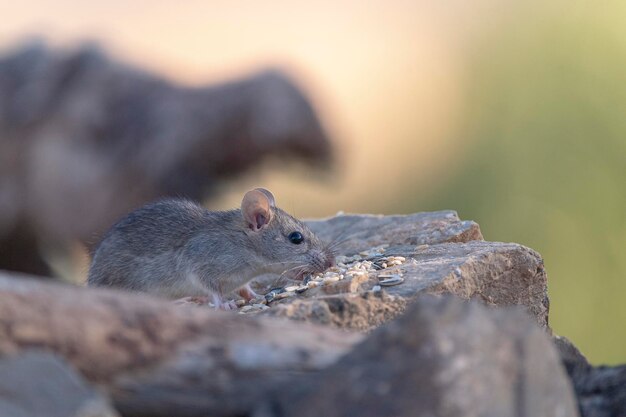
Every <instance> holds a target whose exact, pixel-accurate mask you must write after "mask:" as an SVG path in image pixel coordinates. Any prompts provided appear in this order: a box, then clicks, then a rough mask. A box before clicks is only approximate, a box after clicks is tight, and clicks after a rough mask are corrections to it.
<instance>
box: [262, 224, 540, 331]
mask: <svg viewBox="0 0 626 417" xmlns="http://www.w3.org/2000/svg"><path fill="white" fill-rule="evenodd" d="M390 217H395V216H390ZM405 221H406V218H402V220H401V222H402V223H403V224H404V222H405ZM329 222H331V223H332V221H331V220H329ZM386 224H387V225H389V224H391V225H393V223H386ZM389 227H390V228H391V229H393V228H394V227H395V226H389ZM427 228H428V226H427ZM431 229H432V228H431ZM440 232H441V234H446V233H444V232H443V231H441V230H440ZM449 234H452V233H449ZM375 243H376V244H379V243H380V242H375ZM420 245H421V246H420ZM420 245H418V246H412V245H411V246H409V245H401V246H390V247H388V248H387V249H386V250H385V256H396V255H397V256H402V257H404V258H406V260H405V262H404V263H402V264H401V265H397V266H393V267H390V268H387V269H385V270H383V271H379V273H380V274H382V273H384V274H385V275H389V274H402V278H403V279H404V282H403V283H402V284H399V285H395V286H392V287H384V289H383V291H385V292H386V293H387V294H388V295H389V296H390V297H388V298H387V299H388V300H390V302H393V303H396V304H397V305H406V303H407V302H410V301H411V300H414V299H415V298H416V297H418V296H419V295H421V294H445V293H449V294H454V295H457V296H459V297H461V298H465V299H478V300H480V301H481V302H483V303H485V304H487V305H490V306H510V305H520V306H523V307H524V308H525V309H526V310H527V311H528V312H529V313H530V314H531V315H532V316H533V317H534V318H535V320H536V322H537V323H538V324H539V325H540V326H542V327H544V328H547V327H548V310H549V300H548V295H547V277H546V272H545V270H544V266H543V260H542V258H541V256H540V255H539V254H538V253H537V252H535V251H533V250H531V249H528V248H526V247H524V246H521V245H518V244H514V243H498V242H484V241H469V242H467V243H432V244H428V245H423V244H420ZM376 275H377V274H373V273H370V274H369V276H368V280H367V281H365V282H359V285H358V288H359V291H360V292H361V293H363V292H367V291H370V290H371V289H372V288H374V286H376V285H378V284H379V280H378V278H377V277H376ZM359 279H360V280H361V279H362V277H359ZM346 280H349V278H346ZM337 285H341V286H342V287H346V286H348V285H349V284H347V283H342V282H341V281H339V282H338V283H337ZM323 291H324V290H323V287H321V288H316V289H315V290H309V291H306V292H305V293H303V294H301V295H300V296H299V297H297V298H294V299H291V300H288V301H287V302H297V303H298V307H297V308H293V309H290V308H284V307H281V308H274V309H270V310H268V311H266V312H264V314H267V315H278V316H281V317H291V316H290V315H291V314H294V316H293V318H294V319H297V320H307V318H306V316H305V312H306V311H310V312H311V313H312V312H314V311H329V312H330V313H331V314H334V313H333V311H337V310H336V309H333V308H332V307H325V306H324V305H323V304H327V303H329V302H331V300H332V302H333V303H337V301H336V298H325V297H321V295H322V294H323ZM338 292H339V291H337V293H338ZM344 297H346V298H350V297H347V296H344ZM397 298H400V299H402V300H404V302H403V303H400V304H398V303H397V302H396V301H395V300H396V299H397ZM352 300H354V298H351V299H350V300H347V301H346V303H348V304H350V303H352ZM391 300H394V301H391ZM306 303H310V304H311V307H305V306H304V305H305V304H306ZM376 308H378V307H376ZM396 308H397V306H395V307H392V310H393V311H397V309H396ZM367 310H368V309H367V308H365V309H362V308H361V309H354V310H350V311H352V312H354V313H357V312H358V311H367ZM338 312H340V313H341V315H342V318H338V319H336V320H335V319H328V318H324V320H323V321H321V317H326V316H320V315H318V314H313V315H312V316H311V317H310V318H309V319H310V321H312V322H317V323H325V324H333V325H339V324H341V325H346V326H349V325H350V324H352V323H358V327H350V328H352V329H358V330H363V327H362V325H361V323H362V321H361V320H358V319H354V320H346V318H345V315H346V314H347V313H346V312H345V311H344V310H338ZM386 317H387V318H392V317H393V315H388V316H386ZM380 323H381V321H380V320H377V321H376V324H372V325H371V326H369V327H368V326H366V329H370V328H371V327H372V326H375V325H378V324H380Z"/></svg>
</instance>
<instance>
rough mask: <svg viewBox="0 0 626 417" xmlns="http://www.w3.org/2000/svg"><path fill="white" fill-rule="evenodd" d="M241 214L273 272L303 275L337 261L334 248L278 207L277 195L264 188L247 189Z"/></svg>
mask: <svg viewBox="0 0 626 417" xmlns="http://www.w3.org/2000/svg"><path fill="white" fill-rule="evenodd" d="M241 214H242V215H243V219H244V221H245V224H246V226H247V227H246V231H245V232H246V234H247V235H248V237H249V238H250V242H251V244H252V245H253V247H254V249H255V251H256V253H257V254H258V255H259V258H260V259H259V260H260V261H261V262H265V263H266V264H265V266H266V269H267V270H268V271H271V272H277V273H281V272H283V271H285V272H286V275H288V276H290V277H295V278H302V277H303V276H304V275H305V274H307V273H318V272H323V271H325V270H326V269H328V268H330V267H331V266H334V265H335V256H334V254H333V253H332V251H331V250H330V249H329V248H328V245H325V244H324V243H323V242H322V241H320V240H319V239H318V237H317V236H315V234H313V232H312V231H311V230H310V229H309V228H308V227H307V226H306V225H305V224H304V223H302V222H301V221H299V220H297V219H295V218H294V217H292V216H290V215H289V214H287V213H285V212H284V211H283V210H281V209H279V208H278V207H276V202H275V200H274V196H273V195H272V193H270V192H269V191H268V190H266V189H264V188H255V189H254V190H251V191H248V192H247V193H246V195H245V196H244V197H243V200H242V201H241Z"/></svg>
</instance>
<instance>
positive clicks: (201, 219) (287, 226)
mask: <svg viewBox="0 0 626 417" xmlns="http://www.w3.org/2000/svg"><path fill="white" fill-rule="evenodd" d="M334 265H335V255H334V253H333V251H332V250H331V249H330V246H329V245H327V244H324V243H323V242H322V241H321V240H320V239H319V238H318V237H317V236H316V235H315V234H314V233H313V232H312V231H311V230H310V229H309V228H308V227H307V226H306V225H305V224H304V223H302V222H301V221H299V220H298V219H296V218H294V217H292V216H291V215H289V214H287V213H286V212H285V211H283V210H281V209H280V208H278V207H276V202H275V199H274V196H273V195H272V193H271V192H270V191H268V190H266V189H264V188H255V189H254V190H251V191H248V192H247V193H246V194H245V195H244V197H243V199H242V201H241V208H239V209H234V210H229V211H209V210H207V209H205V208H204V207H201V206H200V205H198V204H197V203H194V202H192V201H190V200H185V199H166V200H161V201H157V202H155V203H151V204H148V205H146V206H144V207H142V208H139V209H137V210H135V211H133V212H131V213H130V214H128V215H127V216H126V217H125V218H123V219H122V220H120V221H119V222H118V223H116V224H115V225H114V226H112V228H111V229H110V230H109V231H108V232H107V233H106V234H105V236H104V238H103V239H102V241H101V242H100V243H99V244H98V246H97V247H96V249H95V252H94V256H93V260H92V262H91V266H90V268H89V275H88V278H87V285H88V286H96V287H115V288H121V289H125V290H130V291H139V292H146V293H150V294H154V295H158V296H164V297H168V298H174V299H175V298H184V297H187V298H190V297H198V298H200V299H207V300H208V297H212V300H213V305H214V306H215V307H216V308H221V309H227V310H228V309H232V308H235V306H234V303H233V302H225V301H224V296H225V295H226V294H228V293H230V292H232V291H235V290H238V292H239V294H240V295H241V296H242V297H243V298H245V299H246V300H247V301H249V300H251V299H253V298H256V297H258V295H257V294H255V293H254V291H252V289H251V288H250V286H249V282H250V281H251V280H252V279H253V278H254V277H256V276H258V275H261V274H263V273H277V274H281V275H282V274H290V275H289V276H290V277H292V278H294V279H302V278H304V276H305V275H306V274H315V273H319V272H323V271H325V270H326V269H328V268H330V267H332V266H334Z"/></svg>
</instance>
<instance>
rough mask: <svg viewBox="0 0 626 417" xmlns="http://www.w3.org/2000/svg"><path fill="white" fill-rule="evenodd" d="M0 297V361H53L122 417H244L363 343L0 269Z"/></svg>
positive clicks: (319, 330) (328, 331)
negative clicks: (43, 355) (32, 353)
mask: <svg viewBox="0 0 626 417" xmlns="http://www.w3.org/2000/svg"><path fill="white" fill-rule="evenodd" d="M0 300H1V302H0V357H3V356H6V355H15V354H19V353H21V352H25V351H27V350H29V349H32V348H33V347H37V348H38V349H42V350H46V351H49V352H53V353H55V354H57V355H60V356H62V357H63V358H64V359H65V360H67V361H68V362H69V363H70V364H71V365H73V366H74V367H75V368H76V369H77V370H78V371H79V372H80V373H81V374H82V375H83V376H84V377H85V378H86V379H87V380H88V381H90V382H92V383H94V384H97V385H99V386H100V387H102V388H103V389H105V390H106V392H107V393H109V394H110V396H111V398H112V400H113V402H114V405H115V407H116V408H117V409H118V410H119V411H120V413H121V414H122V415H123V416H125V417H129V416H137V417H138V416H150V417H157V416H177V417H196V416H197V417H199V416H206V415H211V416H234V415H246V413H247V412H248V411H250V410H251V409H252V407H253V405H254V404H255V403H256V402H257V401H259V400H260V399H261V398H264V396H265V395H266V394H267V391H268V390H269V389H270V388H271V387H272V386H274V385H275V384H277V383H278V382H279V381H282V380H284V379H285V378H288V377H289V376H290V375H292V374H294V373H295V374H297V373H306V372H314V371H316V370H319V369H322V368H325V367H327V366H328V365H329V364H331V363H333V362H335V361H336V360H337V358H339V357H340V356H342V355H343V354H344V353H345V352H346V351H348V350H349V349H350V348H351V347H352V346H353V345H354V344H355V343H357V342H358V341H360V340H361V338H362V336H361V335H358V334H351V333H347V332H344V331H339V330H336V329H332V328H327V327H321V326H313V325H308V324H302V323H294V322H289V321H284V320H276V319H270V318H267V317H264V318H261V317H256V316H253V315H247V316H244V315H239V314H234V313H232V312H223V311H216V310H214V309H212V308H209V307H193V308H189V307H185V306H177V305H175V304H174V303H172V302H171V301H169V300H163V299H158V298H153V297H149V296H146V295H140V294H133V293H125V292H121V291H113V290H107V289H101V288H87V287H77V286H71V285H62V284H58V283H53V282H43V281H41V280H36V279H28V278H25V277H20V278H14V277H11V276H9V275H8V274H3V273H0ZM250 307H252V308H264V307H265V306H263V305H259V306H257V305H254V306H250ZM43 415H45V414H43Z"/></svg>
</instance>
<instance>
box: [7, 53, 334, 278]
mask: <svg viewBox="0 0 626 417" xmlns="http://www.w3.org/2000/svg"><path fill="white" fill-rule="evenodd" d="M331 151H332V149H331V143H330V141H329V138H328V136H327V134H326V133H325V130H324V128H323V127H322V125H321V124H320V121H319V119H318V117H317V116H316V113H315V110H314V109H313V107H312V105H311V103H310V101H309V100H308V99H307V97H306V96H305V94H304V93H303V92H302V91H301V90H300V89H299V88H298V87H297V86H296V85H295V84H294V83H293V82H292V81H291V80H290V79H289V77H288V76H286V75H285V74H283V73H282V72H281V71H278V70H268V71H263V72H259V73H256V74H253V75H252V76H249V77H247V78H243V79H238V80H235V81H232V82H228V83H223V84H219V85H211V86H206V87H200V88H187V87H183V86H179V85H175V84H173V83H171V82H168V81H167V80H164V79H161V78H158V77H156V76H154V75H152V74H149V73H147V72H144V71H141V70H140V69H136V68H132V67H129V66H127V65H125V64H123V63H120V62H116V61H115V60H113V59H111V58H109V57H108V56H107V55H106V53H104V52H103V51H102V50H100V49H99V48H97V47H95V46H92V45H84V46H82V47H80V48H77V49H75V50H55V49H51V48H49V47H47V46H46V45H44V44H41V43H32V44H28V45H26V46H22V47H18V48H15V49H13V50H12V51H10V52H8V53H6V54H5V55H4V56H3V57H0V269H8V270H14V271H23V272H28V273H32V274H38V275H49V274H50V270H49V268H48V265H47V264H46V262H45V261H44V259H43V258H42V254H41V251H40V245H42V244H44V245H46V246H49V247H56V248H59V247H60V248H63V247H64V246H65V245H67V244H69V243H71V242H74V241H76V240H80V241H82V242H83V243H85V244H87V246H88V247H91V246H93V245H94V244H95V243H97V240H98V236H99V234H100V233H102V232H103V231H104V230H105V229H106V228H107V227H109V226H110V225H111V224H112V223H113V222H114V221H115V220H116V219H117V218H118V217H120V216H122V215H123V214H124V213H126V212H128V211H129V210H131V209H133V208H135V207H138V206H140V205H142V204H144V203H145V202H148V201H151V200H154V199H158V198H161V197H165V196H179V197H188V198H191V199H196V200H197V199H202V198H205V197H209V196H211V195H212V193H214V191H215V186H216V184H217V183H218V182H220V181H222V180H224V179H227V178H231V177H234V176H236V175H237V174H239V173H242V172H244V171H246V170H249V169H250V168H252V167H254V166H257V165H259V164H260V163H261V162H262V161H263V160H264V159H266V158H267V157H270V156H277V157H280V158H283V159H287V158H291V159H295V160H302V161H305V162H307V163H311V164H313V165H318V166H325V165H328V164H329V163H330V160H331Z"/></svg>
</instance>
